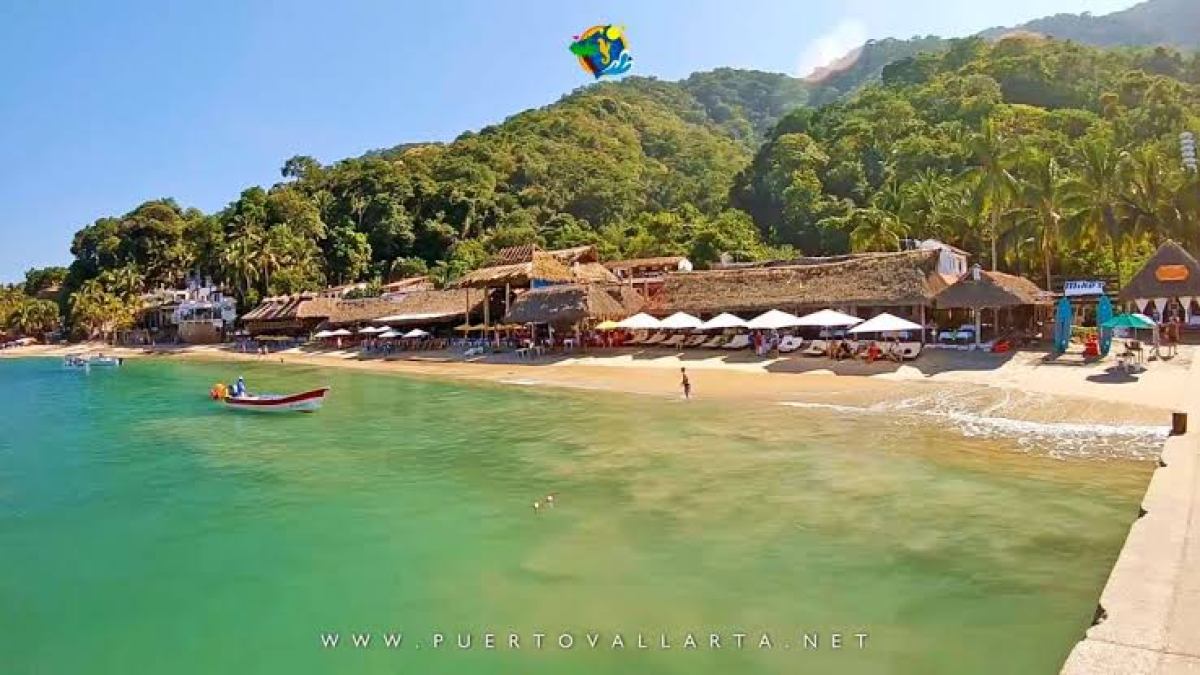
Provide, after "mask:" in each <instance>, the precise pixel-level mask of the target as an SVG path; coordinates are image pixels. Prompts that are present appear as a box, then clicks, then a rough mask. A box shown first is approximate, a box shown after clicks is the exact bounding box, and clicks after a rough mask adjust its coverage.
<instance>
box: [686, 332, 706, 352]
mask: <svg viewBox="0 0 1200 675" xmlns="http://www.w3.org/2000/svg"><path fill="white" fill-rule="evenodd" d="M707 339H708V336H707V335H692V336H691V337H689V338H688V339H686V340H684V341H683V347H686V348H688V349H691V348H693V347H699V346H700V345H702V344H704V341H705V340H707Z"/></svg>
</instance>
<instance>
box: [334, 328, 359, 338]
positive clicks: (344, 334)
mask: <svg viewBox="0 0 1200 675" xmlns="http://www.w3.org/2000/svg"><path fill="white" fill-rule="evenodd" d="M351 335H354V333H351V332H350V331H348V330H346V329H345V328H339V329H337V330H335V331H331V332H330V333H329V337H350V336H351Z"/></svg>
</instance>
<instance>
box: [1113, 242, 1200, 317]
mask: <svg viewBox="0 0 1200 675" xmlns="http://www.w3.org/2000/svg"><path fill="white" fill-rule="evenodd" d="M1119 298H1120V300H1121V301H1122V302H1124V303H1126V305H1127V309H1129V310H1130V311H1133V312H1137V313H1140V314H1145V315H1147V316H1149V317H1150V318H1152V319H1154V320H1155V321H1157V322H1158V323H1166V322H1168V321H1170V320H1171V319H1172V318H1177V319H1178V320H1179V321H1180V322H1181V323H1182V324H1183V326H1185V327H1188V328H1200V262H1197V260H1196V258H1195V257H1194V256H1193V255H1192V254H1191V253H1188V251H1187V250H1186V249H1184V248H1183V247H1182V246H1180V245H1179V244H1177V243H1175V242H1174V241H1170V240H1168V241H1166V242H1163V244H1162V245H1161V246H1159V247H1158V250H1157V251H1155V252H1154V255H1152V256H1150V259H1149V260H1147V261H1146V264H1145V265H1143V266H1142V268H1141V269H1140V270H1138V272H1137V274H1135V275H1133V278H1132V279H1130V280H1129V283H1127V284H1125V287H1124V288H1122V289H1121V293H1120V295H1119Z"/></svg>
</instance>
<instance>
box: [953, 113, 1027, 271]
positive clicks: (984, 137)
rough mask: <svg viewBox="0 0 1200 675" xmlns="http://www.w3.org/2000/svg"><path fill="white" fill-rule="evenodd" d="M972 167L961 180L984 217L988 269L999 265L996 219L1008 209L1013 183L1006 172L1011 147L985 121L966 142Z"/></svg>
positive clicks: (992, 123)
mask: <svg viewBox="0 0 1200 675" xmlns="http://www.w3.org/2000/svg"><path fill="white" fill-rule="evenodd" d="M967 147H968V148H969V152H970V156H971V158H972V161H973V162H974V166H972V167H971V169H970V170H969V171H968V172H967V174H966V176H965V178H966V180H967V181H968V184H970V185H971V187H972V189H973V190H974V194H975V197H976V208H977V209H978V213H979V214H980V216H981V217H983V218H986V220H987V223H988V226H987V233H988V239H989V240H990V241H991V253H992V255H991V261H992V269H993V270H995V269H997V267H998V265H999V254H998V251H997V246H996V244H997V241H998V239H999V237H1000V218H1001V216H1002V215H1003V214H1004V212H1005V209H1006V208H1007V207H1008V203H1009V200H1010V199H1011V197H1012V195H1013V192H1014V189H1015V186H1016V181H1015V180H1014V179H1013V177H1012V174H1011V173H1009V171H1008V165H1009V162H1010V160H1011V157H1012V152H1013V151H1012V146H1011V145H1009V143H1008V140H1007V139H1006V138H1005V137H1004V136H1002V135H1001V133H1000V132H999V130H998V129H997V127H996V124H995V122H993V121H992V120H990V119H989V120H986V121H985V122H984V123H983V127H982V129H980V131H979V133H977V134H973V135H972V136H971V137H970V139H969V140H968V142H967Z"/></svg>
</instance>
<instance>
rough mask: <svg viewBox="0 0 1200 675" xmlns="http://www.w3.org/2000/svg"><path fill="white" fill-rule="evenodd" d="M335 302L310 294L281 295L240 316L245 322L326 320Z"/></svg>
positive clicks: (265, 300)
mask: <svg viewBox="0 0 1200 675" xmlns="http://www.w3.org/2000/svg"><path fill="white" fill-rule="evenodd" d="M336 304H337V301H336V300H335V299H333V298H318V297H314V295H313V294H312V293H298V294H296V295H281V296H276V297H271V298H266V299H264V300H263V301H262V302H261V303H259V305H258V306H257V307H255V308H254V309H252V310H250V311H249V312H246V313H245V314H243V315H242V321H246V322H251V321H253V322H288V321H298V320H302V319H327V318H329V316H330V314H332V313H333V310H334V307H335V305H336Z"/></svg>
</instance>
